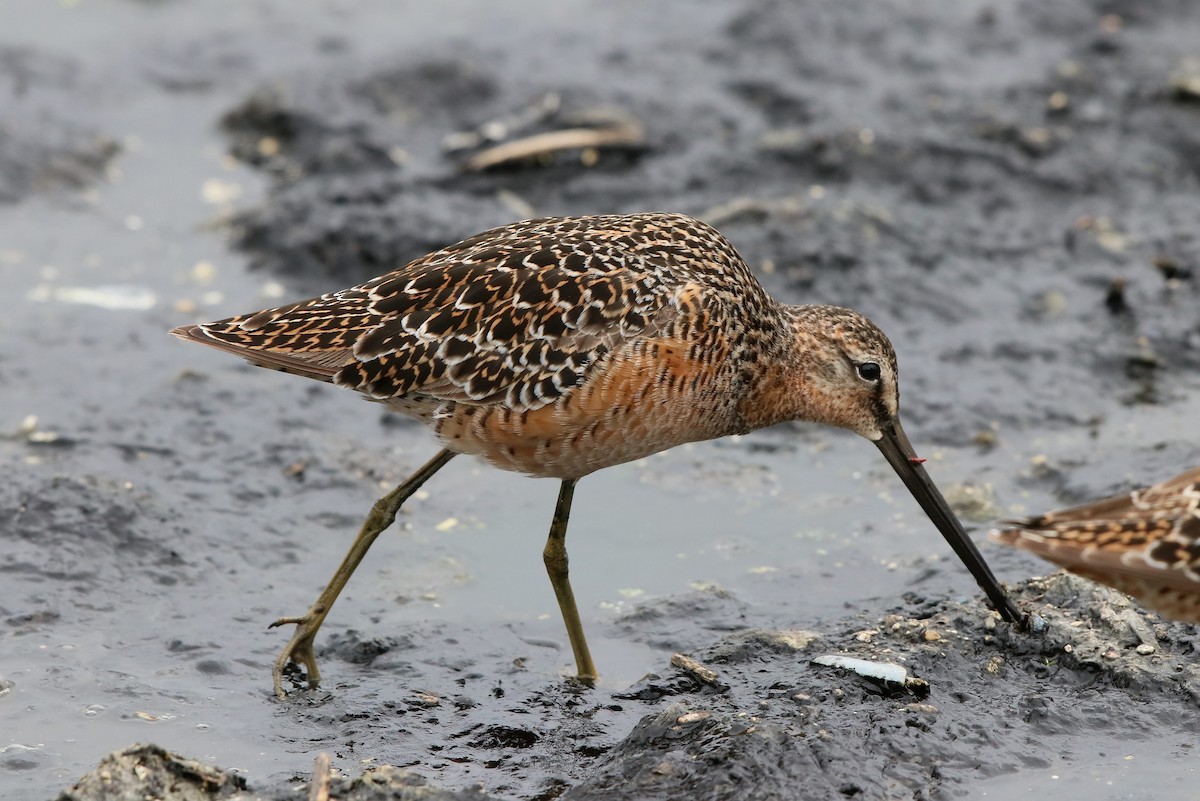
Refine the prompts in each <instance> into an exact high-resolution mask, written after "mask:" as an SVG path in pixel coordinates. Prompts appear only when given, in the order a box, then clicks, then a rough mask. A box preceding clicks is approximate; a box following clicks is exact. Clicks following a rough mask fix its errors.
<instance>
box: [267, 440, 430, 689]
mask: <svg viewBox="0 0 1200 801" xmlns="http://www.w3.org/2000/svg"><path fill="white" fill-rule="evenodd" d="M453 456H454V452H453V451H448V450H443V451H441V452H440V453H438V455H437V456H435V457H433V458H432V459H430V460H429V461H428V462H427V463H426V464H425V465H424V466H423V467H421V469H420V470H418V471H417V472H415V473H413V474H412V475H411V476H409V477H408V480H407V481H405V482H404V483H403V484H401V485H400V486H398V487H396V488H395V489H394V490H392V491H391V492H389V493H388V494H387V495H384V496H383V497H382V498H380V499H379V500H377V501H375V505H374V506H372V507H371V513H370V514H368V515H367V519H366V520H365V521H363V526H362V530H361V531H359V532H358V536H357V537H356V538H355V539H354V544H353V545H351V546H350V550H349V551H347V552H346V555H345V557H343V558H342V563H341V564H340V565H338V569H337V571H336V572H335V573H334V574H333V578H331V579H330V580H329V584H327V585H326V587H325V589H324V590H323V591H322V592H321V595H320V596H319V597H318V598H317V600H316V601H315V602H314V603H313V605H312V606H310V607H309V608H308V611H307V612H305V613H304V614H303V615H301V616H300V617H281V618H280V619H279V620H276V621H275V622H274V623H272V624H271V625H270V628H275V627H276V626H284V625H287V624H289V623H294V624H296V631H295V632H294V633H293V634H292V639H291V640H289V641H288V644H287V645H286V646H284V649H283V650H282V651H281V652H280V653H279V657H278V658H277V659H276V660H275V667H274V668H273V669H272V671H271V675H272V677H273V678H274V680H275V695H277V696H279V697H280V698H284V697H286V696H287V693H286V692H284V689H283V671H284V668H286V667H287V666H288V663H290V662H294V663H296V664H297V665H303V666H304V671H305V673H306V674H307V677H308V686H309V687H312V688H315V687H317V685H318V684H320V682H321V671H320V670H318V669H317V657H316V655H315V654H314V653H313V639H314V638H315V637H316V636H317V630H318V629H320V628H321V624H322V623H324V622H325V616H326V615H328V614H329V610H330V608H331V607H332V606H333V602H334V601H336V600H337V597H338V594H339V593H341V591H342V588H343V587H345V586H346V582H348V581H349V580H350V576H352V575H353V574H354V570H355V569H356V568H357V567H358V565H359V563H360V562H361V561H362V560H363V557H364V556H366V555H367V551H368V550H369V549H370V547H371V544H372V543H373V542H375V539H376V538H377V537H378V536H379V535H380V534H382V533H383V531H384V529H386V528H387V527H388V526H390V525H391V524H392V523H393V522H394V521H395V520H396V513H397V512H398V511H400V507H401V506H402V505H403V504H404V502H405V501H406V500H408V498H409V496H411V495H412V494H413V493H414V492H416V491H417V490H418V489H419V488H420V487H421V485H422V484H424V483H425V482H426V481H428V480H429V478H430V476H432V475H433V474H434V473H436V472H437V471H438V470H440V469H442V466H443V465H445V464H446V462H448V461H450V459H451V458H452V457H453Z"/></svg>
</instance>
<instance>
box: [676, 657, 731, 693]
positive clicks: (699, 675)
mask: <svg viewBox="0 0 1200 801" xmlns="http://www.w3.org/2000/svg"><path fill="white" fill-rule="evenodd" d="M671 665H672V667H677V668H679V669H680V670H682V671H683V672H684V673H686V674H688V675H689V676H691V677H692V678H693V679H695V680H696V681H698V682H700V683H701V684H708V685H712V686H718V685H720V683H721V680H720V679H721V677H720V676H719V675H718V674H717V671H715V670H713V669H712V668H707V667H705V666H704V665H702V664H700V663H699V662H697V661H696V660H695V659H692V658H691V657H690V656H684V655H683V654H671Z"/></svg>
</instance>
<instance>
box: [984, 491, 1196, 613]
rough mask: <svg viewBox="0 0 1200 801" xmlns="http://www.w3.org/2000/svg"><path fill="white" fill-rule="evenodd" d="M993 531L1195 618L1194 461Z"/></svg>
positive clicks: (1150, 603)
mask: <svg viewBox="0 0 1200 801" xmlns="http://www.w3.org/2000/svg"><path fill="white" fill-rule="evenodd" d="M1009 522H1010V523H1011V524H1012V525H1013V526H1014V528H1010V529H1006V530H1004V531H998V532H993V534H992V538H993V539H994V540H996V541H997V542H1001V543H1003V544H1005V545H1011V546H1013V547H1016V548H1024V549H1025V550H1027V551H1032V552H1033V553H1035V554H1037V555H1038V556H1040V557H1042V558H1043V559H1048V560H1050V561H1051V562H1054V563H1055V564H1056V565H1059V566H1061V567H1065V568H1066V569H1067V570H1070V571H1071V572H1072V573H1078V574H1079V575H1081V576H1083V577H1085V578H1089V579H1092V580H1093V581H1098V582H1100V583H1102V584H1107V585H1109V586H1110V587H1115V588H1116V589H1118V590H1120V591H1121V592H1123V593H1125V594H1126V595H1130V596H1132V597H1134V598H1136V599H1137V600H1138V601H1139V602H1140V603H1141V604H1142V605H1144V606H1146V607H1148V608H1150V609H1154V610H1156V611H1158V612H1161V613H1162V614H1163V615H1165V616H1166V617H1169V618H1174V619H1176V620H1185V621H1190V622H1193V623H1200V467H1197V468H1193V469H1191V470H1188V471H1187V472H1186V473H1182V474H1180V475H1178V476H1175V477H1174V478H1171V479H1168V480H1166V481H1164V482H1162V483H1161V484H1155V485H1154V486H1152V487H1149V488H1148V489H1139V490H1134V491H1133V492H1129V493H1124V494H1121V495H1116V496H1114V497H1111V498H1105V499H1104V500H1101V501H1094V502H1092V503H1085V504H1083V505H1082V506H1075V507H1072V508H1070V509H1063V510H1061V511H1058V512H1050V513H1048V514H1044V515H1040V516H1038V517H1031V518H1028V519H1025V520H1013V521H1009Z"/></svg>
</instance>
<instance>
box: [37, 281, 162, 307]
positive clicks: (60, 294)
mask: <svg viewBox="0 0 1200 801" xmlns="http://www.w3.org/2000/svg"><path fill="white" fill-rule="evenodd" d="M29 299H30V300H32V301H37V302H39V303H50V302H54V303H72V304H77V305H82V306H98V307H100V308H101V309H112V310H114V311H145V310H147V309H152V308H154V306H155V304H157V303H158V296H157V295H155V294H154V293H153V292H152V291H150V290H149V289H146V288H145V287H139V286H98V287H83V286H50V285H48V284H38V285H37V286H36V287H34V288H33V289H32V290H31V291H30V292H29Z"/></svg>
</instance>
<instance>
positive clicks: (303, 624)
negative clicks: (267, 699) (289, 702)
mask: <svg viewBox="0 0 1200 801" xmlns="http://www.w3.org/2000/svg"><path fill="white" fill-rule="evenodd" d="M324 613H325V610H324V608H322V607H321V606H320V605H319V604H318V605H314V606H313V607H312V608H311V609H309V610H308V611H307V612H306V613H304V614H303V615H301V616H300V617H281V618H279V619H278V620H276V621H275V622H274V623H272V624H271V625H270V626H268V627H267V628H272V629H273V628H276V627H278V626H286V625H295V626H296V631H295V632H293V633H292V638H291V639H290V640H288V644H287V645H285V646H284V647H283V650H282V651H280V652H279V656H278V657H276V659H275V666H274V667H273V668H271V678H272V679H273V680H274V682H275V696H276V697H277V698H279V699H280V700H283V699H284V698H287V691H286V690H284V689H283V674H284V672H285V671H286V670H287V668H288V666H289V665H296V666H298V667H303V668H304V676H305V677H306V678H307V679H308V687H309V689H311V690H315V689H316V688H317V687H318V686H319V685H320V684H321V671H320V669H319V668H318V667H317V655H316V654H315V653H314V652H313V640H314V639H316V636H317V630H318V629H320V628H321V623H322V621H324V619H325V614H324Z"/></svg>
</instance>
